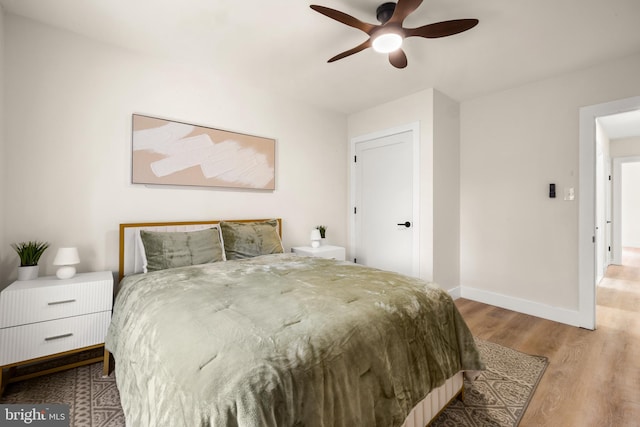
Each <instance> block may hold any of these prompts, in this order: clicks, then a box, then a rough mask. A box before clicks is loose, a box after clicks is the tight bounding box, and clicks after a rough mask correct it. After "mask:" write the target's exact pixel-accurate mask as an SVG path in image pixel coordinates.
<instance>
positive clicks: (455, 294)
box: [447, 286, 461, 299]
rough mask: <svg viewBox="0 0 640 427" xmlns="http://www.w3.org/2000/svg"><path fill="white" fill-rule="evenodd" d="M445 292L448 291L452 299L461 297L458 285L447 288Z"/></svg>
mask: <svg viewBox="0 0 640 427" xmlns="http://www.w3.org/2000/svg"><path fill="white" fill-rule="evenodd" d="M447 292H449V295H451V298H453V299H458V298H460V297H461V294H460V286H457V287H455V288H453V289H449V290H448V291H447Z"/></svg>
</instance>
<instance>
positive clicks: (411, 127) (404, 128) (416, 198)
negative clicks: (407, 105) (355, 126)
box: [349, 122, 420, 277]
mask: <svg viewBox="0 0 640 427" xmlns="http://www.w3.org/2000/svg"><path fill="white" fill-rule="evenodd" d="M404 132H411V139H412V155H413V219H412V223H413V226H412V233H413V234H412V240H413V248H412V251H411V253H412V258H413V259H412V263H411V265H412V268H411V270H412V274H413V276H415V277H419V276H420V122H411V123H407V124H404V125H399V126H395V127H392V128H388V129H383V130H380V131H375V132H371V133H367V134H365V135H360V136H356V137H353V138H351V143H350V145H349V164H350V167H349V169H350V172H349V178H350V179H349V180H350V190H349V229H350V231H349V245H350V247H351V248H352V253H351V259H352V260H353V258H357V256H358V254H357V253H356V226H355V223H356V214H355V213H354V208H355V206H356V162H355V155H356V144H359V143H361V142H367V141H371V140H374V139H379V138H385V137H388V136H392V135H396V134H399V133H404Z"/></svg>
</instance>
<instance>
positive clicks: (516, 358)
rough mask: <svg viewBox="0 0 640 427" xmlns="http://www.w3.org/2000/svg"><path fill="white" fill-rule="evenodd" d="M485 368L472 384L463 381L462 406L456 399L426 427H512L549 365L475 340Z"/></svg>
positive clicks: (520, 417) (534, 358)
mask: <svg viewBox="0 0 640 427" xmlns="http://www.w3.org/2000/svg"><path fill="white" fill-rule="evenodd" d="M476 344H477V346H478V349H479V350H480V354H481V355H482V358H483V360H484V362H485V365H486V366H487V369H486V370H485V371H483V372H482V373H481V374H480V376H479V377H478V378H476V380H475V381H473V382H470V381H468V380H466V379H465V381H464V388H465V394H464V402H462V401H461V400H459V399H456V400H455V401H454V402H452V403H451V404H450V405H449V406H447V408H446V409H445V411H444V412H442V414H440V416H438V418H436V419H435V420H434V421H433V422H432V423H431V424H430V425H429V426H430V427H444V426H447V427H453V426H456V427H480V426H483V427H485V426H487V427H488V426H499V427H515V426H517V425H518V424H519V423H520V419H522V416H523V415H524V411H525V410H526V409H527V406H528V405H529V401H530V400H531V397H532V396H533V392H534V391H535V389H536V387H537V386H538V382H540V379H541V378H542V374H543V373H544V370H545V369H546V368H547V365H548V364H549V362H548V360H547V358H546V357H543V356H530V355H528V354H524V353H520V352H519V351H516V350H512V349H510V348H507V347H503V346H501V345H498V344H494V343H491V342H488V341H483V340H480V339H478V338H476Z"/></svg>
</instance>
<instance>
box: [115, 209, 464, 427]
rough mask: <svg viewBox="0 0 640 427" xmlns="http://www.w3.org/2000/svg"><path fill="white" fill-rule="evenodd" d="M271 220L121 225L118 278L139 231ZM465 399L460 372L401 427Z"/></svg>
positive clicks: (418, 424) (128, 264) (129, 269)
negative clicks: (454, 401)
mask: <svg viewBox="0 0 640 427" xmlns="http://www.w3.org/2000/svg"><path fill="white" fill-rule="evenodd" d="M276 219H277V221H278V234H280V237H282V219H281V218H276ZM269 220H270V219H239V220H211V221H178V222H144V223H126V224H120V254H119V268H118V279H119V280H122V278H123V277H124V276H126V275H128V274H135V273H139V272H140V271H136V269H135V268H134V267H133V264H134V263H135V261H134V259H133V257H135V255H136V254H135V246H136V239H137V234H136V233H139V232H140V230H149V231H174V232H175V231H195V230H201V229H203V228H207V226H211V225H216V224H219V223H220V222H222V221H228V222H243V223H245V222H255V221H269ZM110 360H111V354H110V353H109V352H108V351H107V349H106V348H105V350H104V374H105V375H108V374H109V370H110ZM463 397H464V380H463V373H462V372H458V373H457V374H455V375H454V376H452V377H451V378H449V379H447V380H446V382H445V383H444V384H443V385H441V386H440V387H438V388H436V389H434V390H432V391H431V392H430V393H429V394H428V395H427V396H426V397H425V398H424V399H423V400H422V401H421V402H419V403H418V404H417V405H416V406H415V407H414V408H413V409H412V411H411V412H410V413H409V415H408V416H407V418H406V419H405V422H404V424H403V425H402V427H424V426H426V425H428V424H429V423H430V422H431V421H432V420H434V419H435V418H436V417H437V416H438V415H439V414H440V413H441V412H442V411H443V410H444V408H445V407H446V406H447V405H448V404H449V403H450V402H452V401H453V400H454V399H456V398H463Z"/></svg>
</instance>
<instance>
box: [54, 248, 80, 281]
mask: <svg viewBox="0 0 640 427" xmlns="http://www.w3.org/2000/svg"><path fill="white" fill-rule="evenodd" d="M79 263H80V257H79V256H78V248H59V249H58V253H57V254H56V257H55V259H54V260H53V265H60V266H61V267H60V268H58V271H56V277H57V278H58V279H70V278H72V277H73V276H75V274H76V268H75V267H74V265H75V264H79Z"/></svg>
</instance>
